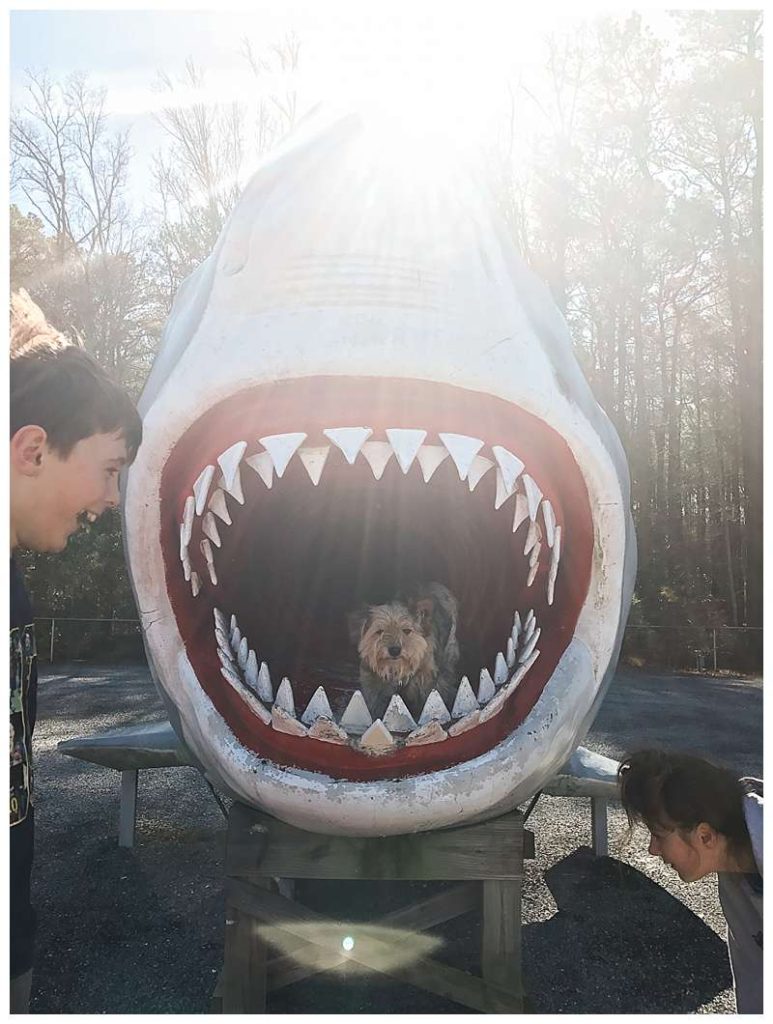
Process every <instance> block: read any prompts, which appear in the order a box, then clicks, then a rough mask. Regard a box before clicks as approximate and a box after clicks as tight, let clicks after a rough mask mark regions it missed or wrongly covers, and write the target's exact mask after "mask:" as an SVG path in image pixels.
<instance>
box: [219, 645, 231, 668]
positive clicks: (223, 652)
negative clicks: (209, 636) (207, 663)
mask: <svg viewBox="0 0 773 1024" xmlns="http://www.w3.org/2000/svg"><path fill="white" fill-rule="evenodd" d="M217 656H218V658H219V659H220V664H221V665H222V666H223V667H224V668H229V669H230V670H231V671H232V672H235V671H236V662H235V661H234V656H233V654H231V651H230V650H229V649H228V648H227V647H221V646H220V645H219V644H218V648H217Z"/></svg>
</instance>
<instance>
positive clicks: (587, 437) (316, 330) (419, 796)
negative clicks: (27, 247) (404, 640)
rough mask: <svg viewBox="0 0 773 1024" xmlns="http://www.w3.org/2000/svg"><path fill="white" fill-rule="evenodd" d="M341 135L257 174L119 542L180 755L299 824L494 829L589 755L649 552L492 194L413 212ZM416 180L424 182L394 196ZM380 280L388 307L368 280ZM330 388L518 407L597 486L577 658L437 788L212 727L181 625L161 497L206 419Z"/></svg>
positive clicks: (176, 317) (182, 348) (614, 459)
mask: <svg viewBox="0 0 773 1024" xmlns="http://www.w3.org/2000/svg"><path fill="white" fill-rule="evenodd" d="M347 124H348V123H347ZM335 131H336V132H337V133H338V134H337V135H331V136H330V137H328V136H326V135H325V134H324V133H322V134H321V135H320V137H319V139H317V140H316V142H315V140H314V139H311V140H310V141H309V140H306V142H303V143H296V144H293V143H290V144H289V147H288V149H287V151H286V152H285V153H284V154H280V155H279V156H278V157H277V160H281V159H284V160H285V166H284V168H283V171H284V172H285V173H281V174H279V173H274V171H273V170H272V169H271V168H270V167H269V169H268V170H267V171H266V172H265V173H266V174H267V175H268V176H269V177H270V187H269V188H268V189H264V187H263V180H264V178H263V176H262V175H261V173H259V174H258V175H257V176H256V178H255V179H254V181H253V182H252V183H251V184H250V185H249V186H248V187H247V189H246V191H245V194H244V196H243V197H242V200H241V201H240V203H239V204H238V205H237V208H236V210H235V211H234V214H233V215H232V217H231V219H230V220H229V222H228V224H227V225H226V227H225V229H224V231H223V234H222V236H221V239H220V240H219V242H218V245H217V247H216V250H215V252H214V253H213V255H212V256H211V257H210V259H209V261H207V263H206V264H205V265H204V266H203V267H202V268H201V270H200V271H198V272H197V273H196V274H195V275H194V276H193V277H192V278H191V279H189V281H188V282H186V285H185V286H184V288H183V289H182V290H181V293H180V296H179V298H178V302H177V303H176V305H175V308H174V310H173V313H172V316H171V318H170V322H169V324H168V327H167V331H166V333H165V338H164V347H163V348H162V352H161V354H160V356H159V359H158V360H157V367H156V370H154V374H155V376H154V377H152V378H151V381H150V384H149V387H148V389H147V392H146V395H145V396H144V397H143V401H142V406H141V407H142V411H143V414H144V442H143V444H142V446H141V448H140V452H139V455H138V457H137V460H136V462H135V464H134V466H133V467H132V469H131V471H130V473H129V476H128V483H127V486H126V488H125V494H126V497H125V516H126V543H127V550H128V554H129V558H130V565H131V570H132V577H133V584H134V587H135V592H136V596H137V603H138V607H139V609H140V614H141V617H142V622H143V626H144V629H145V632H146V638H147V644H148V649H149V652H150V655H151V658H152V661H153V667H154V674H155V676H156V678H157V680H158V681H159V684H160V685H161V686H162V688H163V690H164V692H165V694H166V696H167V697H168V699H169V700H170V701H171V703H172V704H173V705H174V707H175V708H176V710H177V714H178V715H179V728H180V730H181V732H182V738H183V739H184V741H185V743H186V744H187V745H188V746H189V747H190V749H191V750H192V751H193V752H194V754H195V755H196V757H197V758H198V759H199V761H200V762H201V764H202V765H203V766H204V767H205V769H206V771H207V773H208V774H209V775H211V777H212V778H213V780H216V781H217V782H218V784H219V785H221V786H222V788H224V789H225V790H227V791H229V792H231V793H232V794H233V795H235V796H237V797H238V798H239V799H243V800H245V801H247V802H248V803H254V804H256V805H258V806H261V807H263V808H265V809H266V810H268V811H269V812H271V813H274V814H276V815H277V816H279V817H281V818H283V819H285V820H287V821H289V822H291V823H293V824H296V825H299V826H301V827H304V828H310V829H315V830H318V831H327V832H342V833H343V832H350V833H353V834H361V835H378V834H390V833H399V832H405V831H413V830H423V829H431V828H437V827H442V826H446V825H453V824H458V823H461V822H463V821H474V820H481V819H484V818H486V817H488V816H491V815H493V814H495V813H499V812H501V811H504V810H506V809H508V808H511V807H513V806H515V805H516V804H517V803H519V802H521V801H522V800H525V799H527V798H528V797H529V796H531V795H532V794H533V793H534V792H535V791H536V790H537V789H538V788H539V787H540V786H541V784H542V783H543V782H545V781H546V780H547V779H548V778H550V777H551V775H553V774H555V772H556V771H557V769H558V768H559V767H560V765H561V764H562V763H563V762H564V761H566V760H567V758H568V757H569V756H570V755H571V753H572V751H573V750H574V748H575V747H576V745H577V743H579V742H580V741H581V739H582V737H583V735H584V731H585V730H586V729H587V726H588V724H589V717H590V715H591V711H592V708H593V707H594V706H595V702H596V700H597V697H598V696H599V694H600V691H601V687H602V683H603V681H604V679H605V677H607V676H608V672H609V668H610V663H611V660H612V658H613V655H614V653H615V650H616V645H617V644H618V643H619V637H620V630H621V625H622V621H623V620H624V616H625V612H626V611H627V607H626V605H627V600H628V599H629V597H630V582H631V580H630V577H631V573H632V569H633V562H634V558H635V555H634V552H633V546H632V533H631V526H630V514H629V511H628V509H627V506H626V501H627V498H626V494H627V490H626V489H627V483H626V481H625V479H624V469H623V468H621V467H622V460H621V455H620V451H619V447H618V444H617V441H616V438H615V437H614V433H613V431H612V429H611V427H610V426H609V424H608V423H607V422H606V421H605V420H604V418H603V417H601V416H600V415H599V414H598V410H597V409H595V408H592V407H591V405H590V404H589V399H588V396H587V393H586V392H585V391H583V387H584V385H583V386H581V385H580V384H578V379H579V372H578V370H577V367H576V365H575V364H574V362H573V358H572V356H571V354H570V350H569V348H568V345H564V347H563V348H561V345H560V344H558V343H557V342H556V341H555V337H554V335H555V333H556V332H559V333H560V331H561V330H563V325H562V324H561V323H560V317H558V315H557V313H555V311H554V310H551V309H550V308H549V307H548V306H547V305H546V304H545V299H544V295H542V294H541V293H540V296H538V306H539V308H538V313H539V314H541V315H542V320H540V317H539V316H536V317H535V314H534V308H535V307H534V306H533V304H532V298H533V296H530V295H527V294H525V293H524V292H523V291H522V290H521V291H519V287H521V288H522V286H523V282H522V281H521V283H520V285H519V287H516V286H515V283H514V278H513V270H512V266H513V259H514V256H513V254H512V253H511V252H510V250H509V248H508V244H509V243H507V242H506V240H504V238H503V236H502V234H501V233H500V232H499V231H498V229H497V227H496V225H495V224H494V222H493V221H492V219H491V216H490V212H489V210H488V208H487V207H486V206H485V205H484V202H483V199H482V193H481V192H480V191H475V190H474V189H470V190H466V191H465V190H464V189H463V190H462V193H461V194H460V193H459V191H458V183H457V191H456V192H454V191H453V190H450V191H444V190H443V189H442V188H439V187H438V185H437V183H433V195H432V202H431V203H428V204H422V203H418V202H417V199H416V196H414V195H403V194H402V193H401V192H400V190H399V189H398V188H397V187H395V183H394V181H389V180H387V179H386V178H385V177H384V174H385V173H386V172H385V171H384V170H383V168H382V167H381V166H380V164H379V161H378V150H374V151H373V154H372V155H371V156H369V155H368V150H367V147H365V146H364V144H361V143H363V139H364V138H365V137H366V136H367V130H366V129H365V128H363V127H361V126H360V127H357V125H356V124H355V123H354V122H352V123H351V124H348V127H347V126H344V128H341V127H340V126H339V127H338V128H336V129H335ZM330 139H337V140H338V142H337V143H336V145H338V146H339V148H336V145H334V144H332V143H331V141H330ZM294 145H295V148H293V146H294ZM339 153H340V158H339V155H338V154H339ZM293 161H295V162H293ZM291 168H293V171H292V173H291V172H290V169H291ZM458 180H461V179H458ZM458 180H457V181H458ZM410 185H411V181H410V177H408V178H406V179H405V180H404V181H402V182H401V186H406V187H409V186H410ZM343 186H345V187H343ZM374 195H377V196H378V197H380V201H378V202H374V201H373V196H374ZM417 209H418V210H420V211H421V216H417ZM363 254H364V255H365V257H366V259H365V264H366V272H365V275H364V278H363V271H362V267H363V263H362V257H363ZM481 254H484V257H485V258H482V256H481ZM368 260H370V263H368ZM390 260H396V261H401V263H402V265H408V264H410V265H411V266H412V267H414V266H415V267H416V268H417V273H416V274H414V275H413V277H411V275H410V274H409V275H403V277H404V278H405V280H403V283H402V284H401V283H400V280H399V279H398V276H394V277H393V278H390V277H389V270H388V268H389V265H390V264H389V261H390ZM367 266H371V268H372V271H373V273H372V275H371V278H370V279H369V278H368V271H367ZM379 275H380V276H379ZM384 275H386V278H387V287H386V288H385V289H384V288H382V290H381V292H380V293H378V294H379V295H380V296H381V297H380V298H378V297H377V290H376V287H375V282H376V281H377V280H380V281H382V282H383V280H384ZM363 279H364V280H365V283H364V284H363V283H362V282H363ZM355 282H356V283H355ZM533 287H534V289H535V290H538V286H537V285H534V286H533ZM368 289H370V290H368ZM366 293H367V294H366ZM360 297H362V298H363V299H366V300H367V301H360V300H359V299H360ZM539 303H541V305H539ZM544 332H546V333H544ZM548 335H551V336H552V341H551V342H550V344H548ZM556 352H558V353H559V355H560V364H559V363H557V362H556V358H555V354H556ZM323 374H324V375H334V376H344V377H348V376H357V377H365V378H367V377H372V378H378V377H393V378H394V377H397V378H413V379H417V380H423V381H436V382H438V383H442V384H449V385H454V386H457V387H461V388H465V389H467V390H469V391H473V392H477V393H480V394H488V395H491V396H494V397H496V398H499V399H503V400H505V401H507V402H511V403H514V404H516V405H518V406H520V407H522V408H523V409H525V410H526V411H527V412H530V413H532V414H533V415H535V416H538V417H540V418H542V419H543V420H544V421H545V422H546V423H547V424H548V425H549V426H550V427H552V428H553V429H554V430H556V431H557V432H558V433H560V434H561V435H562V436H563V438H564V439H565V441H566V443H567V445H568V446H569V448H570V450H571V452H572V454H573V456H574V459H575V461H576V462H577V464H578V466H579V467H580V469H581V472H582V474H583V477H584V480H585V484H586V486H587V489H588V494H589V498H590V507H591V510H592V512H593V529H594V548H593V559H592V570H591V579H590V587H589V592H588V596H587V599H586V601H585V603H584V605H583V608H582V610H581V613H580V616H579V620H578V623H577V627H576V630H575V636H574V639H573V641H572V643H571V644H570V646H569V648H568V649H567V650H566V651H565V653H564V655H563V657H562V659H561V662H560V664H559V666H558V668H557V669H556V671H555V672H554V674H553V676H552V678H551V679H550V681H549V682H548V684H547V685H546V687H545V690H544V691H543V693H542V695H541V696H540V698H539V700H538V701H537V703H536V705H535V707H534V708H533V709H532V711H531V712H530V714H529V715H528V716H527V719H526V720H525V722H524V723H523V724H522V725H521V727H520V728H519V729H518V730H517V731H516V733H514V734H513V735H512V736H510V737H508V738H507V739H506V740H505V741H503V743H501V744H499V746H497V747H496V748H495V749H493V750H491V751H488V752H487V753H486V754H484V755H482V756H481V757H478V758H476V759H475V760H473V761H471V762H467V763H465V764H462V765H459V766H456V767H454V768H449V769H446V770H445V771H442V772H436V773H428V774H426V775H421V776H417V777H413V778H408V779H401V780H397V781H395V780H388V781H382V782H370V783H351V782H342V781H338V780H335V779H332V778H329V777H327V776H325V775H323V774H321V773H314V772H301V771H297V770H293V769H287V768H281V767H278V766H276V765H273V764H271V763H269V762H266V761H265V760H263V759H261V758H259V757H258V756H256V755H254V754H252V753H251V752H250V751H247V750H246V749H244V748H243V747H242V746H241V744H239V742H238V741H237V740H236V738H235V737H234V736H233V734H232V733H231V731H230V729H229V728H228V726H227V725H226V723H225V722H224V721H223V720H222V719H221V718H220V716H219V715H218V714H217V712H216V711H215V709H214V707H213V705H212V704H211V702H210V701H209V699H208V698H207V696H206V694H205V693H204V692H203V690H202V689H201V687H200V686H199V684H198V682H197V680H196V678H195V675H194V673H193V670H192V668H191V665H190V663H189V661H188V658H187V656H186V654H185V651H184V649H183V646H182V642H181V639H180V636H179V634H178V632H177V629H176V626H175V620H174V615H173V613H172V609H171V606H170V603H169V599H168V596H167V593H166V589H165V586H164V578H163V572H162V569H161V567H162V564H163V561H162V555H161V548H160V520H159V512H160V503H159V482H160V478H161V473H162V470H163V467H164V464H165V462H166V459H167V458H168V456H169V454H170V452H171V450H172V448H173V446H174V444H175V443H176V441H177V440H178V439H179V437H180V436H181V435H182V434H183V433H184V432H185V431H186V430H187V429H188V428H189V427H190V426H191V425H192V424H193V423H194V422H195V421H196V420H197V419H198V418H199V417H200V416H201V415H202V414H203V413H204V412H205V411H206V410H207V409H209V408H211V407H212V406H213V405H214V404H216V403H217V402H219V401H221V400H223V399H226V398H228V396H230V395H231V394H233V393H235V392H237V391H240V390H243V389H244V388H245V387H249V386H252V385H259V384H266V383H270V382H278V381H286V380H291V379H294V378H301V377H308V376H315V375H323ZM580 392H582V394H581V393H580ZM344 415H345V411H344V410H342V418H343V416H344ZM331 426H336V425H335V424H331ZM416 428H417V429H420V428H421V423H420V422H417V424H416ZM303 429H304V424H303V423H302V422H299V423H298V431H299V433H298V434H297V435H296V434H293V435H284V436H283V437H282V438H281V439H275V438H272V437H270V438H263V439H262V443H263V444H264V445H265V447H266V448H267V449H268V450H269V451H270V453H271V457H272V459H273V460H274V463H275V465H276V468H277V475H278V476H281V471H283V469H284V465H286V460H287V459H289V457H291V455H292V452H290V451H289V449H290V448H292V450H293V451H295V449H296V448H297V447H298V445H300V443H301V442H302V440H303V439H304V438H305V434H302V433H300V432H301V431H303ZM444 441H445V443H446V449H445V450H444V449H443V448H438V449H437V452H436V453H435V454H434V456H433V457H431V456H432V453H431V452H430V451H429V449H424V452H425V453H426V454H425V455H424V457H423V458H422V454H423V453H420V454H419V462H420V463H421V467H422V472H423V473H424V475H425V479H426V478H428V477H429V476H430V475H431V472H432V471H433V470H434V468H436V465H437V464H439V460H440V459H441V458H445V457H446V455H447V446H448V443H449V441H450V443H451V444H452V445H456V449H457V450H456V451H455V452H454V451H452V452H451V455H452V457H453V458H454V461H455V462H456V464H457V468H458V469H459V473H460V476H461V477H462V478H464V476H465V474H466V473H467V472H468V471H469V470H470V469H471V466H472V463H473V462H474V459H475V457H476V456H477V450H474V451H473V450H472V449H466V450H465V451H464V452H462V450H461V446H460V445H459V444H457V443H456V441H455V439H454V438H452V437H451V436H450V435H449V437H448V438H446V439H444ZM500 441H501V443H502V444H503V445H507V444H508V443H509V439H508V438H501V439H500ZM296 442H297V443H296ZM369 444H372V443H369ZM369 451H370V449H369ZM519 455H523V456H525V457H527V458H528V453H524V452H519ZM436 460H437V461H436ZM248 461H249V460H248ZM460 462H461V466H460ZM282 463H284V465H282ZM280 466H281V471H280ZM253 468H256V469H257V470H258V472H260V469H259V468H258V467H257V466H255V467H253ZM260 468H264V467H260ZM382 469H383V467H382ZM265 482H266V483H267V486H270V480H269V481H265ZM527 487H528V484H527ZM527 493H529V492H528V490H527ZM529 497H530V499H531V500H530V501H529V502H528V503H526V504H527V507H526V509H525V510H524V508H523V505H524V502H523V501H522V500H521V498H522V496H521V495H520V494H519V495H517V497H516V503H515V521H514V529H516V528H517V526H518V525H519V522H518V521H519V519H520V520H521V521H522V518H523V517H524V511H525V513H526V517H528V518H531V519H532V520H533V519H534V518H535V517H536V512H537V507H538V505H539V499H540V498H541V495H538V494H537V492H534V493H532V494H530V495H529ZM224 504H225V503H224V498H223V495H222V491H220V492H218V491H215V492H214V493H213V494H212V495H211V496H210V499H209V508H210V509H211V510H212V511H213V512H214V513H215V515H218V516H219V518H221V519H222V520H223V521H224V522H229V519H228V518H226V517H227V515H228V513H227V510H226V509H225V508H224ZM191 511H192V509H191ZM559 543H560V541H559V540H558V538H556V544H555V547H554V557H555V556H557V554H558V551H557V550H556V549H557V548H558V546H559ZM197 582H198V580H197ZM535 653H536V652H535ZM280 689H281V688H280ZM299 724H300V723H299ZM382 728H383V726H382ZM301 729H303V727H302V726H301ZM376 732H378V734H379V738H380V742H387V739H386V737H385V736H384V735H383V733H382V731H381V730H376ZM310 742H311V741H310Z"/></svg>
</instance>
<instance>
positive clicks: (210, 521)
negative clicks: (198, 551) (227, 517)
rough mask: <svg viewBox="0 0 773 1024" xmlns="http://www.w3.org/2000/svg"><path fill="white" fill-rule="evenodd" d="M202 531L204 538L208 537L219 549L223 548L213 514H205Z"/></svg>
mask: <svg viewBox="0 0 773 1024" xmlns="http://www.w3.org/2000/svg"><path fill="white" fill-rule="evenodd" d="M201 529H202V532H203V534H204V536H205V537H208V538H209V539H210V540H211V541H212V543H213V544H216V545H217V547H222V542H221V540H220V533H219V532H218V529H217V523H216V522H215V517H214V516H213V515H212V513H211V512H205V513H204V517H203V518H202V520H201Z"/></svg>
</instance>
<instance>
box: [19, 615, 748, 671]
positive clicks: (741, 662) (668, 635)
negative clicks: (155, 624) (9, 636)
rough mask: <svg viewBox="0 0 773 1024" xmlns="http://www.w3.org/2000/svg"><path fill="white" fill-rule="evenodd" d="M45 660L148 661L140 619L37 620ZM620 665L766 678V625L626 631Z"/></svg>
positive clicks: (637, 627) (634, 627)
mask: <svg viewBox="0 0 773 1024" xmlns="http://www.w3.org/2000/svg"><path fill="white" fill-rule="evenodd" d="M35 622H36V624H37V640H38V654H39V657H40V658H41V660H42V661H48V662H49V663H53V662H55V661H58V662H65V661H101V662H116V663H119V662H131V661H143V660H144V659H145V648H144V646H143V643H142V632H141V630H140V623H139V620H138V619H119V618H111V619H85V618H68V617H66V616H56V617H54V618H50V617H47V618H38V619H36V620H35ZM620 662H621V664H623V665H630V666H633V667H636V668H660V669H671V670H674V671H695V672H741V673H744V674H758V675H761V674H762V627H759V626H716V627H713V628H712V627H708V626H641V625H630V626H627V627H626V630H625V636H624V639H623V647H622V650H621V652H620Z"/></svg>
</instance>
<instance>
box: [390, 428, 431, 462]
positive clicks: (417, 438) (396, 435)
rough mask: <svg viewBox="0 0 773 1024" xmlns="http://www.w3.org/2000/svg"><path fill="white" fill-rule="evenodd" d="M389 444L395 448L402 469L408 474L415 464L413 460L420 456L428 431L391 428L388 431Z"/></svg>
mask: <svg viewBox="0 0 773 1024" xmlns="http://www.w3.org/2000/svg"><path fill="white" fill-rule="evenodd" d="M386 436H387V437H388V438H389V443H390V444H391V445H392V447H393V448H394V452H395V455H396V456H397V461H398V462H399V463H400V469H402V471H403V473H407V472H408V470H409V469H410V468H411V466H412V464H413V460H414V459H415V458H416V456H417V455H418V454H419V449H420V448H421V446H422V444H423V442H424V439H425V438H426V436H427V431H426V430H403V429H402V428H398V427H389V428H388V429H387V430H386Z"/></svg>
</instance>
